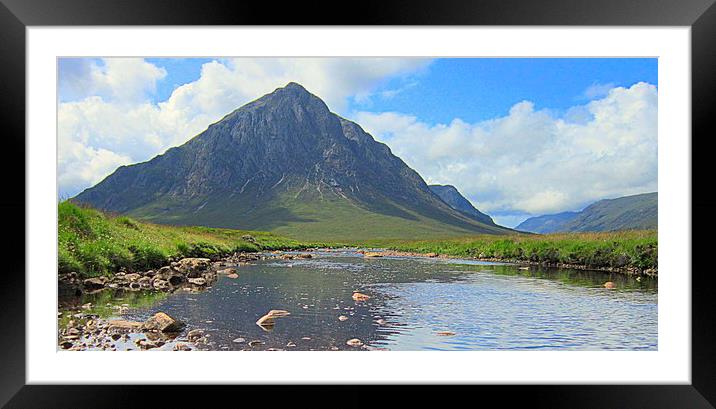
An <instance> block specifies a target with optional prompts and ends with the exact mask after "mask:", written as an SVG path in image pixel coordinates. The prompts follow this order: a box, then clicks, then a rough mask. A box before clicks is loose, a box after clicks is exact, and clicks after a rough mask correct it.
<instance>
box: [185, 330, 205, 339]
mask: <svg viewBox="0 0 716 409" xmlns="http://www.w3.org/2000/svg"><path fill="white" fill-rule="evenodd" d="M203 335H204V330H203V329H193V330H191V331H189V332H188V333H187V334H186V338H187V339H188V340H189V341H194V340H196V339H199V338H201V337H202V336H203Z"/></svg>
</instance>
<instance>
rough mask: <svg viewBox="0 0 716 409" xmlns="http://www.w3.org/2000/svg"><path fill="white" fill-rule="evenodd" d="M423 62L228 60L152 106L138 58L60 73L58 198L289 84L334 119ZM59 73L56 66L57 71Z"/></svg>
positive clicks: (160, 73) (154, 73)
mask: <svg viewBox="0 0 716 409" xmlns="http://www.w3.org/2000/svg"><path fill="white" fill-rule="evenodd" d="M429 63H430V60H427V59H417V58H416V59H405V58H401V59H391V58H360V59H352V58H291V59H277V58H260V59H253V58H252V59H248V58H235V59H222V60H216V61H212V62H209V63H206V64H204V65H203V66H202V69H201V76H200V78H199V79H198V80H196V81H194V82H191V83H188V84H184V85H182V86H179V87H178V88H176V89H175V90H174V92H173V93H172V94H171V96H170V97H169V98H168V99H167V100H166V101H162V102H159V103H152V102H151V101H150V100H149V98H148V96H150V95H152V94H153V92H154V91H155V90H156V84H157V81H160V80H161V79H163V78H165V77H166V76H167V73H166V71H165V70H164V69H163V68H160V67H157V66H155V65H153V64H151V63H149V62H147V61H145V60H143V59H141V58H121V59H120V58H111V59H104V60H102V61H101V63H100V62H97V61H93V60H89V61H83V60H79V61H75V62H74V63H73V64H72V65H71V67H70V68H72V69H67V73H66V74H65V75H63V72H62V71H63V70H62V69H61V70H60V71H61V72H60V92H61V94H62V93H65V94H66V95H61V98H60V100H61V101H63V102H61V103H60V104H59V109H58V122H59V123H58V132H59V143H60V151H59V163H60V166H59V177H58V178H59V184H60V195H62V196H74V195H75V194H77V193H79V192H80V191H81V190H82V189H84V188H87V187H89V186H91V185H93V184H94V183H96V182H97V181H99V180H101V179H103V178H104V177H105V176H107V175H108V174H109V173H111V172H112V171H113V170H114V168H116V166H118V165H120V164H127V163H134V162H140V161H146V160H148V159H151V158H152V157H154V156H155V155H157V154H160V153H162V152H164V151H165V150H166V149H167V148H169V147H171V146H176V145H179V144H181V143H184V142H185V141H187V140H189V139H190V138H191V137H193V136H195V135H196V134H198V133H200V132H201V131H203V130H204V129H206V127H207V126H208V125H209V124H211V123H213V122H216V121H217V120H219V119H221V118H222V117H223V116H224V115H226V114H227V113H229V112H231V111H233V110H234V109H236V108H238V107H239V106H241V105H243V104H245V103H247V102H249V101H251V100H253V99H255V98H257V97H260V96H261V95H264V94H266V93H269V92H271V91H273V90H274V89H276V88H278V87H282V86H284V85H286V84H287V83H288V82H291V81H295V82H298V83H300V84H302V85H304V86H305V87H306V89H308V90H309V91H311V92H313V93H315V94H316V95H319V96H320V97H321V98H322V99H323V100H324V101H326V103H327V104H328V106H329V107H330V108H331V109H332V110H333V111H336V112H339V113H340V112H342V110H343V109H345V107H346V106H347V102H348V101H349V99H350V98H354V99H361V98H369V97H370V96H371V95H373V94H374V93H375V92H376V90H377V89H378V87H379V86H380V85H382V84H384V82H385V81H386V80H387V79H389V78H394V77H400V76H405V75H409V74H410V73H414V72H416V71H419V70H422V69H424V68H425V67H427V65H429ZM61 67H62V65H61Z"/></svg>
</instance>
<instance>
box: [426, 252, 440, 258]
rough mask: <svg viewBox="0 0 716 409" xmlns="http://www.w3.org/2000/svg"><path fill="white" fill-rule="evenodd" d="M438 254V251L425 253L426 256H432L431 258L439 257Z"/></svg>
mask: <svg viewBox="0 0 716 409" xmlns="http://www.w3.org/2000/svg"><path fill="white" fill-rule="evenodd" d="M437 256H438V253H426V254H425V257H431V258H432V257H437Z"/></svg>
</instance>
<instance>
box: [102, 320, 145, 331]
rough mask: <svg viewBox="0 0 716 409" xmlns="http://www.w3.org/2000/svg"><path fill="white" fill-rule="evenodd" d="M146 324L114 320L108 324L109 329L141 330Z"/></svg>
mask: <svg viewBox="0 0 716 409" xmlns="http://www.w3.org/2000/svg"><path fill="white" fill-rule="evenodd" d="M143 325H144V324H143V323H141V322H136V321H126V320H112V321H109V322H108V326H107V329H121V330H132V331H134V330H140V329H142V326H143Z"/></svg>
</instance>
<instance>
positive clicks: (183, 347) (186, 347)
mask: <svg viewBox="0 0 716 409" xmlns="http://www.w3.org/2000/svg"><path fill="white" fill-rule="evenodd" d="M174 350H175V351H191V347H190V346H189V345H187V344H182V343H177V344H176V345H174Z"/></svg>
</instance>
